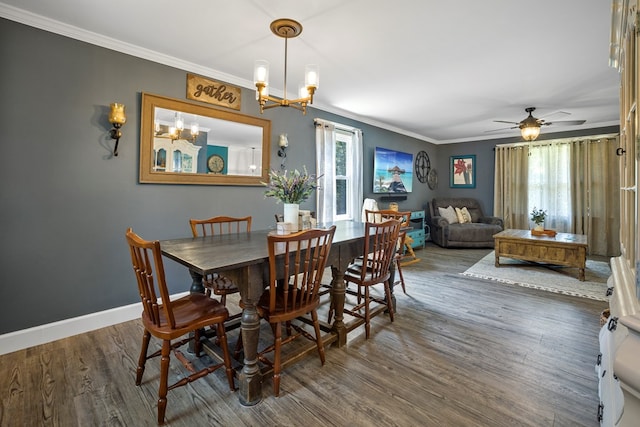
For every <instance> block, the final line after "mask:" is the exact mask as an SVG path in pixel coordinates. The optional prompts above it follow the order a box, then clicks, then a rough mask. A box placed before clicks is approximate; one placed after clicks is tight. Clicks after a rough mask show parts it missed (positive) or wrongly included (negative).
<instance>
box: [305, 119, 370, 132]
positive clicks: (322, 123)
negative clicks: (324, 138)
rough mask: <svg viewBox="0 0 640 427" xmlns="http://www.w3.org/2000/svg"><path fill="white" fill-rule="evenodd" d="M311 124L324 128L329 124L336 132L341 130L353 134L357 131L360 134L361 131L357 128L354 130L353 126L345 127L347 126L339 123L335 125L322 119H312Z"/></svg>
mask: <svg viewBox="0 0 640 427" xmlns="http://www.w3.org/2000/svg"><path fill="white" fill-rule="evenodd" d="M313 123H314V124H315V125H316V126H326V125H327V124H331V125H333V127H335V128H336V129H337V130H341V131H343V132H350V133H355V132H356V131H358V130H359V131H361V132H362V130H360V129H358V128H355V127H353V126H347V125H343V124H340V123H336V122H332V121H329V120H324V119H313Z"/></svg>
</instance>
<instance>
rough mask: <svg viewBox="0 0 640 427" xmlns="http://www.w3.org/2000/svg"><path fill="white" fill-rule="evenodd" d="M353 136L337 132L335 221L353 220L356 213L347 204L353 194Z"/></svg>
mask: <svg viewBox="0 0 640 427" xmlns="http://www.w3.org/2000/svg"><path fill="white" fill-rule="evenodd" d="M352 152H353V150H352V134H351V133H347V132H344V131H336V143H335V159H336V162H335V164H336V170H335V179H334V183H335V205H334V212H333V218H334V220H336V221H338V220H343V219H353V218H354V216H355V215H354V213H353V212H351V207H352V206H351V205H350V204H349V203H347V200H349V198H350V197H353V196H352V194H351V188H352V186H351V185H350V183H351V181H352V174H353V162H352V160H351V156H352Z"/></svg>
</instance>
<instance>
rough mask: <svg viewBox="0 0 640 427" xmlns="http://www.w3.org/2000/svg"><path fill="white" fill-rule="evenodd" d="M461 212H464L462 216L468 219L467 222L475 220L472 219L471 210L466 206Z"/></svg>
mask: <svg viewBox="0 0 640 427" xmlns="http://www.w3.org/2000/svg"><path fill="white" fill-rule="evenodd" d="M461 210H462V215H463V216H464V217H465V219H466V221H465V222H473V220H472V219H471V214H470V213H469V210H468V209H467V207H466V206H465V207H463V208H462V209H461Z"/></svg>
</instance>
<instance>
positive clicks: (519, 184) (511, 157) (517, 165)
mask: <svg viewBox="0 0 640 427" xmlns="http://www.w3.org/2000/svg"><path fill="white" fill-rule="evenodd" d="M528 180H529V147H528V146H526V145H520V146H498V147H496V159H495V179H494V199H493V214H494V215H495V216H499V217H501V218H502V219H503V221H504V227H505V228H515V229H524V230H528V229H529V212H528V206H527V201H528Z"/></svg>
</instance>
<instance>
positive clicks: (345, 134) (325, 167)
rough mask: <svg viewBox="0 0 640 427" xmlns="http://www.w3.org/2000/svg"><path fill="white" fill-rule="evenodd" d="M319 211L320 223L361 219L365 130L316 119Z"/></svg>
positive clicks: (317, 208) (317, 202)
mask: <svg viewBox="0 0 640 427" xmlns="http://www.w3.org/2000/svg"><path fill="white" fill-rule="evenodd" d="M315 122H316V173H317V174H318V176H321V178H320V179H319V187H318V191H316V197H317V199H316V205H317V206H316V211H317V217H318V221H319V222H320V223H326V222H333V221H341V220H360V211H361V209H362V131H360V130H359V129H355V128H351V127H348V126H344V125H338V124H336V123H332V122H326V121H324V120H320V119H316V121H315Z"/></svg>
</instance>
